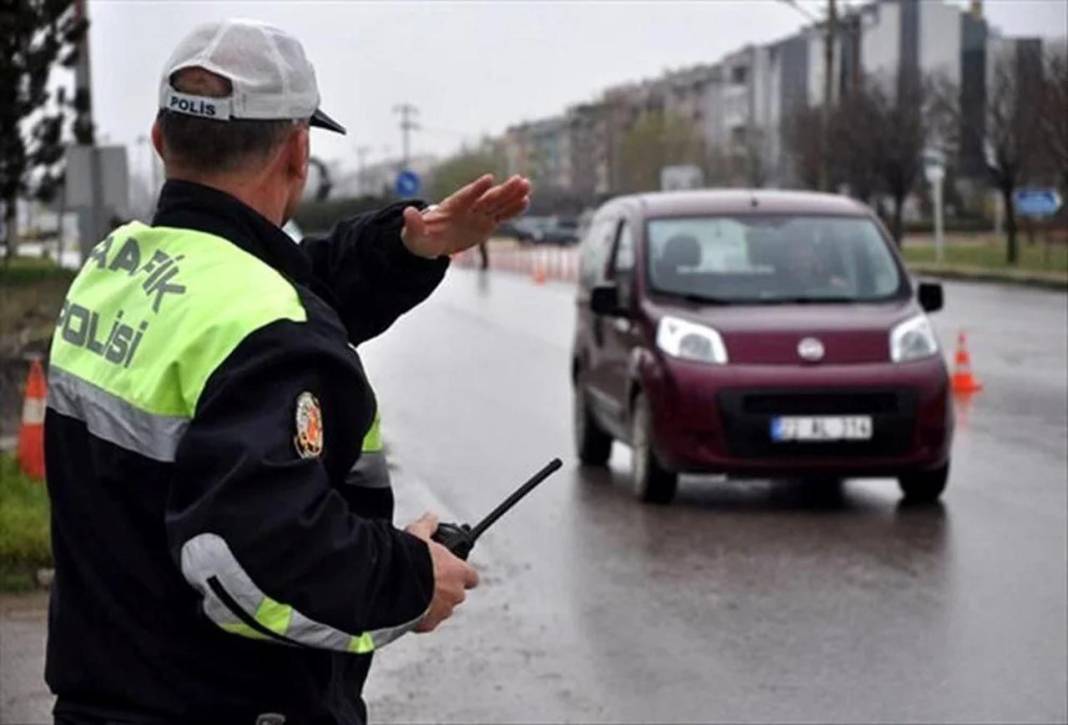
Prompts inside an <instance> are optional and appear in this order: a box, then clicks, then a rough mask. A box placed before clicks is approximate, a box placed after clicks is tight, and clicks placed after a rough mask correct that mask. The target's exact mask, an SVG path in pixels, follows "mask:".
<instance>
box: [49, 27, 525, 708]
mask: <svg viewBox="0 0 1068 725" xmlns="http://www.w3.org/2000/svg"><path fill="white" fill-rule="evenodd" d="M159 102H160V111H159V114H158V117H157V119H156V123H155V125H154V126H153V129H152V138H153V142H154V144H155V146H156V149H157V150H158V151H159V153H160V155H161V156H162V158H163V161H164V164H165V166H166V171H167V179H168V181H167V183H166V185H165V186H164V187H163V190H162V192H161V194H160V198H159V202H158V206H157V211H156V215H155V218H154V219H153V220H152V224H151V226H148V225H144V224H140V223H136V222H134V223H131V224H128V225H126V226H123V227H120V228H118V229H116V230H115V231H114V232H113V233H112V234H111V235H110V236H108V237H107V238H106V239H104V240H103V241H101V242H100V243H99V244H98V245H97V246H96V247H95V248H94V249H93V251H92V253H91V254H90V255H89V257H88V259H87V261H86V263H85V265H84V267H83V268H82V270H81V271H80V273H79V274H78V276H77V278H76V279H75V281H74V283H73V284H72V286H71V289H70V292H69V293H68V296H67V299H66V301H65V302H64V304H63V309H62V312H61V315H60V318H59V321H58V324H57V327H56V332H55V337H54V340H53V345H52V352H51V367H50V391H49V403H48V411H47V418H46V423H45V428H46V449H47V467H48V486H49V492H50V495H51V498H52V506H53V526H52V533H53V548H54V554H55V559H56V578H55V584H54V588H53V590H52V600H51V608H50V615H49V640H48V657H47V666H46V679H47V681H48V683H49V685H50V686H51V688H52V690H53V691H54V692H55V693H56V694H57V696H58V699H57V703H56V708H55V716H56V720H57V721H58V722H112V721H118V722H124V723H150V722H151V723H159V722H183V723H210V722H225V723H249V724H250V725H251V723H254V722H256V721H257V720H258V719H261V720H264V721H269V722H287V723H304V722H308V723H311V722H314V723H330V722H345V723H348V722H359V721H362V720H364V719H365V715H366V713H365V710H364V707H363V704H362V702H361V701H360V699H359V698H360V689H361V687H362V683H363V679H364V677H365V675H366V671H367V667H368V664H369V661H370V655H371V653H372V652H374V651H375V650H376V649H378V648H380V647H382V646H383V645H385V644H387V643H389V642H390V641H392V640H393V639H395V638H397V637H398V636H400V635H402V634H404V633H406V632H409V631H412V630H416V631H429V630H432V629H434V628H435V627H436V626H437V625H438V624H439V623H440V622H441V621H442V620H443V619H445V618H446V617H448V616H449V615H450V613H451V612H452V610H453V609H454V607H456V606H457V605H458V604H459V603H460V602H462V601H463V599H464V590H465V589H467V588H471V587H473V586H475V584H476V583H477V575H476V573H475V571H474V570H473V569H471V568H470V567H469V566H468V565H467V564H466V563H465V562H463V561H461V560H459V559H457V558H456V557H454V556H452V555H451V554H450V553H449V552H448V551H447V550H446V549H445V548H443V547H442V546H440V545H438V544H436V543H433V542H431V541H430V536H431V534H432V533H433V531H434V529H435V527H436V520H435V518H434V517H433V516H432V515H429V514H428V515H425V516H424V517H423V518H421V519H419V520H418V521H416V522H415V523H413V524H411V525H410V526H409V527H408V529H407V530H406V531H401V530H398V529H395V528H394V527H393V526H392V525H391V524H390V523H389V521H390V518H391V515H392V511H391V506H392V502H391V499H383V498H382V497H381V496H380V495H378V494H376V487H375V486H373V485H371V486H360V485H351V484H350V485H346V484H345V479H346V476H347V474H349V472H350V471H352V470H354V469H358V468H359V466H358V461H359V459H360V456H361V441H364V444H365V445H364V446H363V447H368V446H367V442H368V438H369V435H370V434H372V433H373V432H374V431H373V429H372V424H373V422H374V421H375V418H376V404H375V400H374V396H373V393H372V392H371V389H370V387H369V385H368V383H367V379H366V377H365V375H364V372H363V369H362V367H361V364H360V359H359V357H358V355H357V354H356V352H355V347H354V346H356V345H358V344H359V343H361V342H362V341H364V340H367V339H369V338H371V337H374V336H375V335H377V334H379V333H381V332H382V331H384V330H385V329H386V328H387V327H389V325H390V324H392V322H393V321H394V320H395V319H396V318H397V317H398V316H399V315H401V314H403V313H404V312H406V311H407V310H409V309H411V308H412V307H413V306H415V305H417V304H419V303H420V302H421V301H423V300H424V299H425V298H426V297H427V296H428V295H429V294H430V292H431V291H432V290H433V289H434V287H435V286H436V285H437V284H438V283H439V282H440V280H441V278H442V276H443V275H444V272H445V269H446V267H447V265H448V260H447V256H445V255H448V254H450V253H453V252H456V251H460V250H463V249H466V248H468V247H470V246H473V245H475V244H478V243H479V242H481V241H484V240H485V239H486V238H488V236H489V235H490V233H491V232H492V231H493V229H494V228H495V226H496V224H497V223H498V222H500V221H502V220H504V219H507V218H510V217H512V216H515V215H516V214H518V213H520V212H521V211H522V210H523V209H524V208H525V207H526V204H527V198H528V193H529V188H530V187H529V184H528V183H527V182H526V180H524V179H520V178H512V179H509V180H508V181H507V182H505V183H503V184H501V185H498V186H494V185H493V181H492V179H490V178H488V177H486V178H483V179H479V180H478V181H475V182H474V183H472V184H471V185H469V186H467V187H465V188H463V189H461V190H459V191H458V192H457V193H455V194H453V195H452V196H450V197H449V198H447V199H445V200H444V201H443V202H441V204H440V205H439V206H438V207H430V208H424V207H423V206H422V205H421V204H420V205H415V206H410V205H407V206H406V205H403V204H398V205H394V206H390V207H387V208H384V209H382V210H380V211H378V212H375V213H372V214H367V215H363V216H359V217H356V218H353V219H349V220H347V221H343V222H341V223H339V224H338V225H337V226H336V227H335V229H334V230H333V231H332V232H331V233H330V234H329V236H326V237H324V238H320V239H315V240H311V241H307V242H305V243H304V244H303V245H302V246H297V245H295V244H293V243H292V242H291V241H290V240H289V239H288V237H287V236H286V235H285V234H284V233H283V232H282V231H281V229H280V228H279V227H280V225H281V224H283V223H284V222H285V220H286V219H287V218H289V216H290V215H291V214H292V212H293V209H294V207H295V206H296V204H297V201H298V200H299V198H300V196H301V191H302V189H303V187H304V183H305V178H306V175H307V170H308V154H309V126H317V127H323V128H326V129H329V130H333V131H337V132H342V133H343V132H344V129H343V128H342V127H341V126H340V125H338V124H337V123H336V122H335V121H334V120H332V119H331V118H329V117H328V116H327V115H326V114H324V113H323V112H322V111H321V110H319V107H318V106H319V93H318V89H317V87H316V82H315V76H314V72H313V70H312V66H311V65H310V63H309V62H308V61H307V60H306V59H305V56H304V52H303V49H302V48H301V46H300V44H299V43H298V41H297V40H296V39H294V38H293V37H291V36H290V35H288V34H287V33H285V32H283V31H281V30H279V29H277V28H273V27H270V26H267V25H263V24H259V23H255V22H251V21H226V22H217V23H211V24H208V25H203V26H201V27H198V28H197V29H196V30H195V31H193V32H192V33H191V34H190V35H189V36H188V37H186V38H185V39H184V40H183V41H182V42H181V43H180V44H179V46H178V48H177V49H176V50H175V52H174V54H173V55H172V56H171V58H170V60H169V61H168V62H167V66H166V68H165V69H164V73H163V76H162V79H161V83H160V95H159ZM370 437H371V441H370V443H371V444H372V445H371V447H372V448H373V444H374V443H375V442H376V441H375V440H374V437H373V436H370ZM370 452H372V453H373V452H374V451H370ZM367 460H368V462H369V463H372V464H373V461H371V460H370V459H367Z"/></svg>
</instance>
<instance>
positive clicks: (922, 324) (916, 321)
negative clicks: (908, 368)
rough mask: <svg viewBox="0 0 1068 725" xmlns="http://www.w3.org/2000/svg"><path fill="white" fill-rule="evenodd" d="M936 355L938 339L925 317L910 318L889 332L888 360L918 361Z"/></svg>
mask: <svg viewBox="0 0 1068 725" xmlns="http://www.w3.org/2000/svg"><path fill="white" fill-rule="evenodd" d="M937 353H938V338H936V337H935V334H934V330H933V329H931V322H930V321H929V320H928V319H927V315H916V316H915V317H910V318H909V319H907V320H905V321H904V322H901V323H899V324H898V325H896V326H895V327H894V329H892V330H891V331H890V359H891V360H893V361H894V362H908V361H909V360H919V359H920V358H925V357H931V356H932V355H936V354H937Z"/></svg>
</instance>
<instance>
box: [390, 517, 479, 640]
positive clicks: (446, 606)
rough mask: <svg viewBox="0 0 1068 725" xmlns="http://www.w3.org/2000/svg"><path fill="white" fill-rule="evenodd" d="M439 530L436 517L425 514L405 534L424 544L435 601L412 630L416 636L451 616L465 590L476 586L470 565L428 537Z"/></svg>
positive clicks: (476, 576) (433, 600)
mask: <svg viewBox="0 0 1068 725" xmlns="http://www.w3.org/2000/svg"><path fill="white" fill-rule="evenodd" d="M437 528H438V517H437V516H435V515H434V514H431V513H425V514H423V515H422V516H420V517H419V518H418V519H416V520H415V521H413V522H412V523H410V524H408V526H407V528H406V529H405V531H407V532H408V533H409V534H412V535H413V536H417V537H419V538H420V539H422V540H423V541H425V542H427V546H428V547H430V559H431V561H432V562H433V565H434V598H433V599H432V600H431V602H430V610H429V611H428V612H427V613H426V616H425V617H423V621H421V622H420V623H419V625H418V626H417V627H416V628H415V631H416V632H430V631H432V630H433V629H434V628H435V627H437V626H438V625H439V624H441V623H442V622H443V621H445V620H446V619H448V618H449V617H450V616H451V615H452V610H453V609H455V608H456V607H458V606H459V605H460V603H461V602H463V601H464V599H465V598H466V595H465V594H464V590H465V589H474V588H475V587H476V586H478V572H476V571H475V570H474V569H473V568H472V567H471V565H470V564H468V563H467V562H465V561H463V560H462V559H459V558H457V557H456V556H454V555H453V554H452V553H451V552H450V551H449V550H448V549H446V548H445V547H444V546H442V545H441V544H439V543H437V542H436V541H432V540H431V538H430V537H431V536H433V535H434V532H435V531H437Z"/></svg>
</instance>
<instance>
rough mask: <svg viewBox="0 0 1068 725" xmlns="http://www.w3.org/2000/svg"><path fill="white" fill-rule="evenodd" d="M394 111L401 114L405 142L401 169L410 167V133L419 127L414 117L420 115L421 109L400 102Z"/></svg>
mask: <svg viewBox="0 0 1068 725" xmlns="http://www.w3.org/2000/svg"><path fill="white" fill-rule="evenodd" d="M393 112H394V113H396V114H399V115H400V118H401V121H400V129H401V143H402V144H403V156H402V157H401V169H402V170H403V169H407V168H408V162H409V161H410V159H411V155H410V152H411V145H410V140H409V137H410V134H411V132H412V131H417V130H418V129H419V124H418V123H416V122H415V121H414V120H413V117H415V116H418V115H419V109H418V108H416V107H415V106H413V105H412V104H410V103H399V104H397V105H396V106H394V107H393Z"/></svg>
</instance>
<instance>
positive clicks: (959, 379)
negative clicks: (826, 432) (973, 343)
mask: <svg viewBox="0 0 1068 725" xmlns="http://www.w3.org/2000/svg"><path fill="white" fill-rule="evenodd" d="M982 389H983V386H982V384H981V383H980V382H979V381H978V380H976V379H975V376H974V375H972V356H971V355H970V354H969V353H968V338H967V337H966V336H965V334H964V331H963V330H961V331H960V334H958V335H957V356H956V363H955V365H954V366H953V392H954V393H975V392H978V391H980V390H982Z"/></svg>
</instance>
